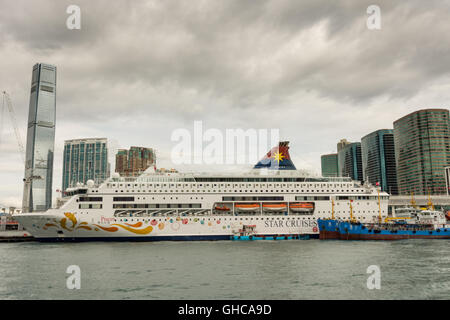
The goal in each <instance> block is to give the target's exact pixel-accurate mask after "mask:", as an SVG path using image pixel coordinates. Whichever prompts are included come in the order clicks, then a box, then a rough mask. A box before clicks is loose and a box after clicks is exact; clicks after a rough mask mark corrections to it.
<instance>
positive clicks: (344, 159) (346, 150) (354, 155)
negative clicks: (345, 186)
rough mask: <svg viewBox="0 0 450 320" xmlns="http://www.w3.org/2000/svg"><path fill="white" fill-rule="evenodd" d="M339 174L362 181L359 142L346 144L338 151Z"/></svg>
mask: <svg viewBox="0 0 450 320" xmlns="http://www.w3.org/2000/svg"><path fill="white" fill-rule="evenodd" d="M338 166H339V175H340V176H341V177H351V178H352V179H353V180H358V181H363V173H362V160H361V142H353V143H350V144H346V145H345V146H343V147H342V149H340V150H339V152H338Z"/></svg>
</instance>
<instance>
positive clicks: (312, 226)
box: [15, 142, 388, 241]
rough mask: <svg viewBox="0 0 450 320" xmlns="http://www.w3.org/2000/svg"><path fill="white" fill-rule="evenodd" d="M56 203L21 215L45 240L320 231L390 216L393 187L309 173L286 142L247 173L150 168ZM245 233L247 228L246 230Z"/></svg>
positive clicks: (291, 235) (286, 235)
mask: <svg viewBox="0 0 450 320" xmlns="http://www.w3.org/2000/svg"><path fill="white" fill-rule="evenodd" d="M66 195H67V196H68V197H69V198H68V200H67V201H66V202H65V203H64V204H63V205H62V206H61V207H60V208H58V209H50V210H48V211H46V212H42V213H36V212H35V213H22V214H17V215H15V218H16V219H17V220H18V221H19V222H20V223H21V224H23V225H24V226H25V228H26V229H27V230H28V231H30V232H31V233H32V234H33V236H34V237H35V238H37V239H38V240H42V241H54V240H58V241H59V240H72V241H89V240H135V241H151V240H230V239H236V237H238V238H239V236H240V235H242V236H250V237H252V236H255V237H256V238H258V237H259V238H262V239H266V238H267V239H278V238H282V239H305V238H309V237H318V236H319V228H318V224H317V220H318V219H319V218H320V219H327V218H330V217H331V215H332V211H333V212H334V215H335V216H336V217H342V218H347V217H348V216H349V212H350V206H349V203H350V201H351V205H352V206H353V215H354V217H355V219H357V220H359V221H361V222H370V221H373V220H374V219H377V218H378V217H379V215H380V214H381V216H383V217H387V213H388V194H387V193H384V192H381V193H380V192H379V190H377V189H376V188H375V187H372V186H369V185H361V184H360V183H359V182H355V181H352V180H351V179H350V178H347V177H338V178H323V177H311V176H308V175H306V174H304V173H302V171H298V170H296V169H295V166H294V164H293V163H292V161H291V159H290V156H289V147H288V143H287V142H280V144H279V145H278V146H276V147H274V148H273V149H272V150H270V151H269V152H268V153H267V154H266V156H265V157H264V158H263V159H262V160H261V161H260V162H258V164H257V165H255V167H254V169H253V170H251V171H250V172H248V173H245V174H234V175H233V174H227V175H224V174H183V173H167V172H156V171H155V170H154V168H151V169H149V170H147V171H146V172H145V173H143V174H142V175H141V176H139V177H118V176H113V177H112V178H110V179H109V180H107V181H106V182H104V183H103V184H101V185H100V186H98V187H97V186H94V185H93V183H88V184H87V186H83V187H77V188H74V189H68V190H67V192H66ZM244 233H245V234H244Z"/></svg>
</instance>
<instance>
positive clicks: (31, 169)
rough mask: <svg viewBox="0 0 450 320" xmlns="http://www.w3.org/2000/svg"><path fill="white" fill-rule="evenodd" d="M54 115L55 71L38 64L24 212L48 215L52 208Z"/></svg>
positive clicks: (30, 117)
mask: <svg viewBox="0 0 450 320" xmlns="http://www.w3.org/2000/svg"><path fill="white" fill-rule="evenodd" d="M55 115H56V67H55V66H52V65H49V64H44V63H37V64H35V65H34V66H33V73H32V78H31V92H30V105H29V111H28V128H27V146H26V154H25V177H24V192H23V201H22V210H23V212H33V211H45V210H47V209H49V208H50V207H51V205H52V179H53V152H54V145H55Z"/></svg>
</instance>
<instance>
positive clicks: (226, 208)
mask: <svg viewBox="0 0 450 320" xmlns="http://www.w3.org/2000/svg"><path fill="white" fill-rule="evenodd" d="M214 209H215V210H217V211H230V208H228V207H227V206H225V205H221V206H215V207H214Z"/></svg>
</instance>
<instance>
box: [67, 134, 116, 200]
mask: <svg viewBox="0 0 450 320" xmlns="http://www.w3.org/2000/svg"><path fill="white" fill-rule="evenodd" d="M107 143H108V141H107V139H106V138H88V139H73V140H66V141H64V154H63V177H62V178H63V179H62V190H63V192H64V191H65V190H66V189H67V188H70V187H75V186H76V185H77V183H83V184H85V183H86V182H87V181H88V180H93V181H94V183H95V184H96V185H99V184H101V183H102V182H103V181H105V180H106V179H107V178H108V177H109V174H110V166H109V163H108V146H107Z"/></svg>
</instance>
